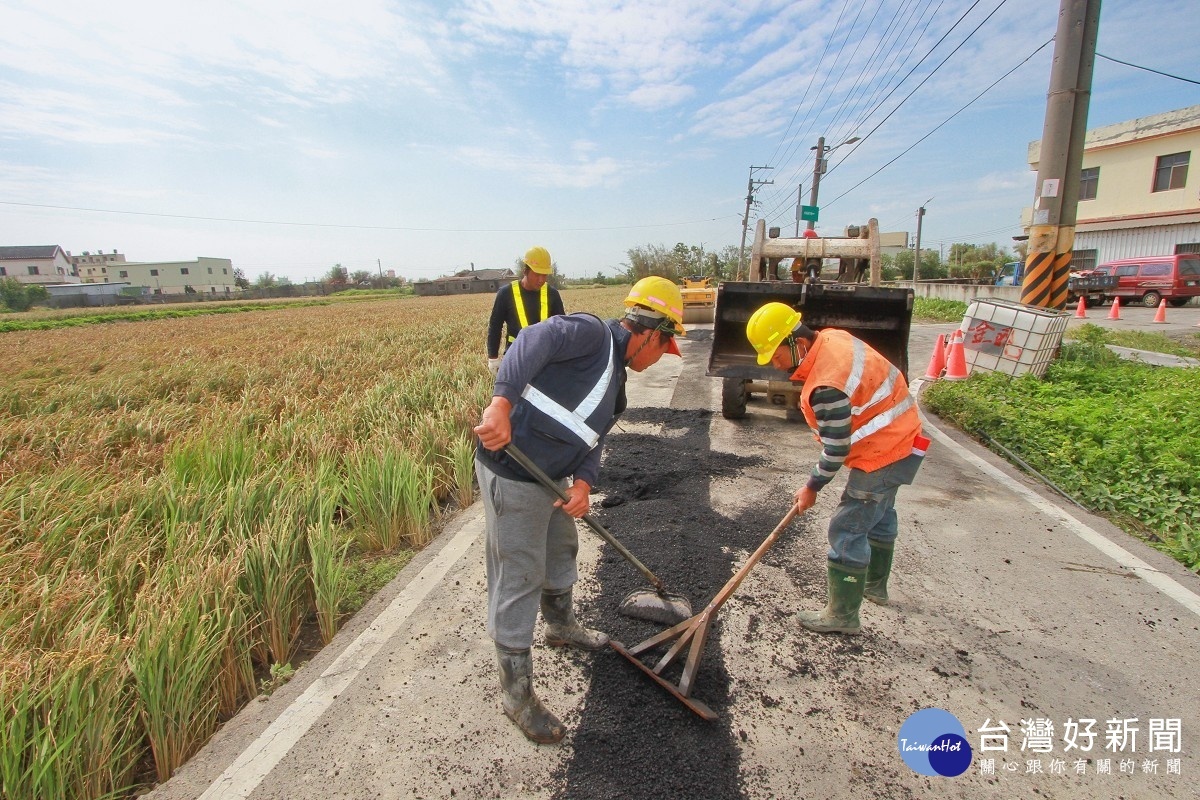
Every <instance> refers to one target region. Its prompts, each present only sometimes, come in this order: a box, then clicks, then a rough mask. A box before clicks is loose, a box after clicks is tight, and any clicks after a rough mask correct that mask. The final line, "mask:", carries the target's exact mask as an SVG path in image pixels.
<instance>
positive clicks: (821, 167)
mask: <svg viewBox="0 0 1200 800" xmlns="http://www.w3.org/2000/svg"><path fill="white" fill-rule="evenodd" d="M857 141H858V137H857V136H851V137H850V138H849V139H847V140H846V141H844V142H842V143H841V144H835V145H834V146H833V147H826V146H825V137H824V136H822V137H820V138H819V139H817V146H816V147H810V148H809V149H810V150H815V151H816V153H817V159H816V163H815V164H814V165H813V185H812V193H811V194H810V195H809V198H808V204H809V205H810V206H812V207H813V208H816V207H817V189H818V188H819V187H820V186H821V173H822V172H824V171H825V156H826V155H828V154H829V153H832V152H833V151H834V150H837V149H838V148H839V147H841V146H842V145H843V144H854V143H855V142H857ZM816 224H817V221H816V220H813V219H810V220H809V221H808V229H809V230H810V231H811V230H813V229H814V228H815V227H816Z"/></svg>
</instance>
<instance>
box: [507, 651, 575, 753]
mask: <svg viewBox="0 0 1200 800" xmlns="http://www.w3.org/2000/svg"><path fill="white" fill-rule="evenodd" d="M496 660H497V661H498V662H499V664H500V689H501V705H502V706H503V707H504V715H505V716H507V717H508V718H509V719H511V720H512V721H513V722H514V723H516V726H517V727H518V728H520V729H521V733H523V734H525V736H526V738H528V739H529V740H530V741H533V742H537V743H538V744H555V743H556V742H560V741H562V738H563V736H565V735H566V733H567V729H566V728H565V727H564V726H563V724H562V722H560V721H559V719H558V717H556V716H554V714H552V713H550V710H549V709H547V708H546V707H545V706H544V705H542V701H541V699H540V698H539V697H538V696H537V694H536V693H535V692H534V691H533V655H532V654H531V653H530V651H529V650H528V649H525V650H513V649H510V648H507V647H502V646H500V645H496Z"/></svg>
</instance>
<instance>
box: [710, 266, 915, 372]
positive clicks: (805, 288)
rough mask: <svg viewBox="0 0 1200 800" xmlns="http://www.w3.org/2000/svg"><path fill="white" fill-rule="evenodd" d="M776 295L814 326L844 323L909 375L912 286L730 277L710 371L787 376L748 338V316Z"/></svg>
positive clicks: (721, 296)
mask: <svg viewBox="0 0 1200 800" xmlns="http://www.w3.org/2000/svg"><path fill="white" fill-rule="evenodd" d="M772 301H777V302H780V303H785V304H786V305H789V306H791V307H792V308H794V309H796V310H797V311H799V312H800V313H801V314H802V315H803V322H804V324H805V325H807V326H808V327H810V328H812V329H813V330H820V329H822V328H841V329H842V330H845V331H848V332H849V333H850V334H852V335H854V336H857V337H858V338H859V339H862V340H863V341H864V342H866V343H867V344H869V345H871V347H873V348H875V349H876V350H878V351H879V353H880V354H881V355H883V356H884V357H885V358H887V359H888V361H891V362H892V363H893V364H895V365H896V366H897V367H898V368H899V369H900V371H901V372H902V373H904V376H905V378H907V377H908V333H909V328H910V327H911V325H912V308H913V291H912V289H900V288H890V287H889V288H885V287H878V286H865V285H862V284H844V283H814V284H809V283H787V282H784V281H726V282H724V283H722V284H721V285H720V286H719V287H717V311H716V320H715V321H714V325H713V340H712V355H711V356H710V358H709V361H708V374H709V375H710V376H712V377H721V378H746V379H752V380H786V379H787V376H786V375H783V374H782V373H780V372H779V371H778V370H775V369H773V368H772V367H770V366H769V365H768V366H765V367H760V366H758V362H757V360H756V358H755V353H754V348H753V347H751V346H750V342H749V340H747V339H746V322H747V321H749V319H750V315H751V314H753V313H754V312H755V311H756V310H758V308H759V307H760V306H762V305H763V304H765V303H770V302H772Z"/></svg>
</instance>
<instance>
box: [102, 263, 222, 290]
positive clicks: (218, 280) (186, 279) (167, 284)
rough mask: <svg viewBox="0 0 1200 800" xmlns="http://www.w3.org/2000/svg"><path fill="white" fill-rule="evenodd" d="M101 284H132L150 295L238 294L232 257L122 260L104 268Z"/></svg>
mask: <svg viewBox="0 0 1200 800" xmlns="http://www.w3.org/2000/svg"><path fill="white" fill-rule="evenodd" d="M104 269H105V270H106V273H105V274H104V275H103V276H102V277H103V280H100V281H97V282H98V283H128V284H131V285H133V286H143V287H145V289H146V293H147V294H185V293H187V292H188V290H189V289H191V290H192V291H193V292H194V293H197V294H207V295H216V294H221V295H224V294H229V293H230V292H234V291H238V287H237V284H235V283H234V280H233V277H234V276H233V262H232V261H230V260H229V259H228V258H207V257H205V256H200V257H199V258H197V259H196V260H195V261H154V262H134V261H122V262H120V263H116V262H114V263H111V264H109V265H108V266H106V267H105V268H104Z"/></svg>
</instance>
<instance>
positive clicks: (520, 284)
mask: <svg viewBox="0 0 1200 800" xmlns="http://www.w3.org/2000/svg"><path fill="white" fill-rule="evenodd" d="M521 264H522V269H521V277H520V278H519V279H518V280H515V281H513V282H512V283H511V284H509V285H508V286H505V287H503V288H501V289H500V291H498V292H496V300H495V302H493V303H492V317H491V319H490V320H488V334H487V360H488V369H489V370H491V373H492V375H495V374H496V371H497V370H499V369H500V355H501V353H502V352H503V351H502V350H501V349H500V338H501V332H502V331H501V329H502V328H504V329H507V337H506V340H505V349H507V348H508V347H510V346H512V343H513V342H514V341H515V340H516V338H517V334H518V333H520V332H521V329H522V328H528V327H529V326H530V325H532V324H534V323H535V322H541V321H542V320H544V319H549V318H550V317H552V316H555V315H556V314H565V313H567V312H566V310H565V309H564V308H563V301H562V295H560V294H559V293H558V289H555V288H554V287H553V286H551V285H550V284H549V282H548V281H549V280H550V273H551V272H553V271H554V267H553V265H552V264H551V263H550V253H549V252H547V250H546V248H544V247H531V248H529V250H528V251H526V253H525V257H524V258H523V259H521Z"/></svg>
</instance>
